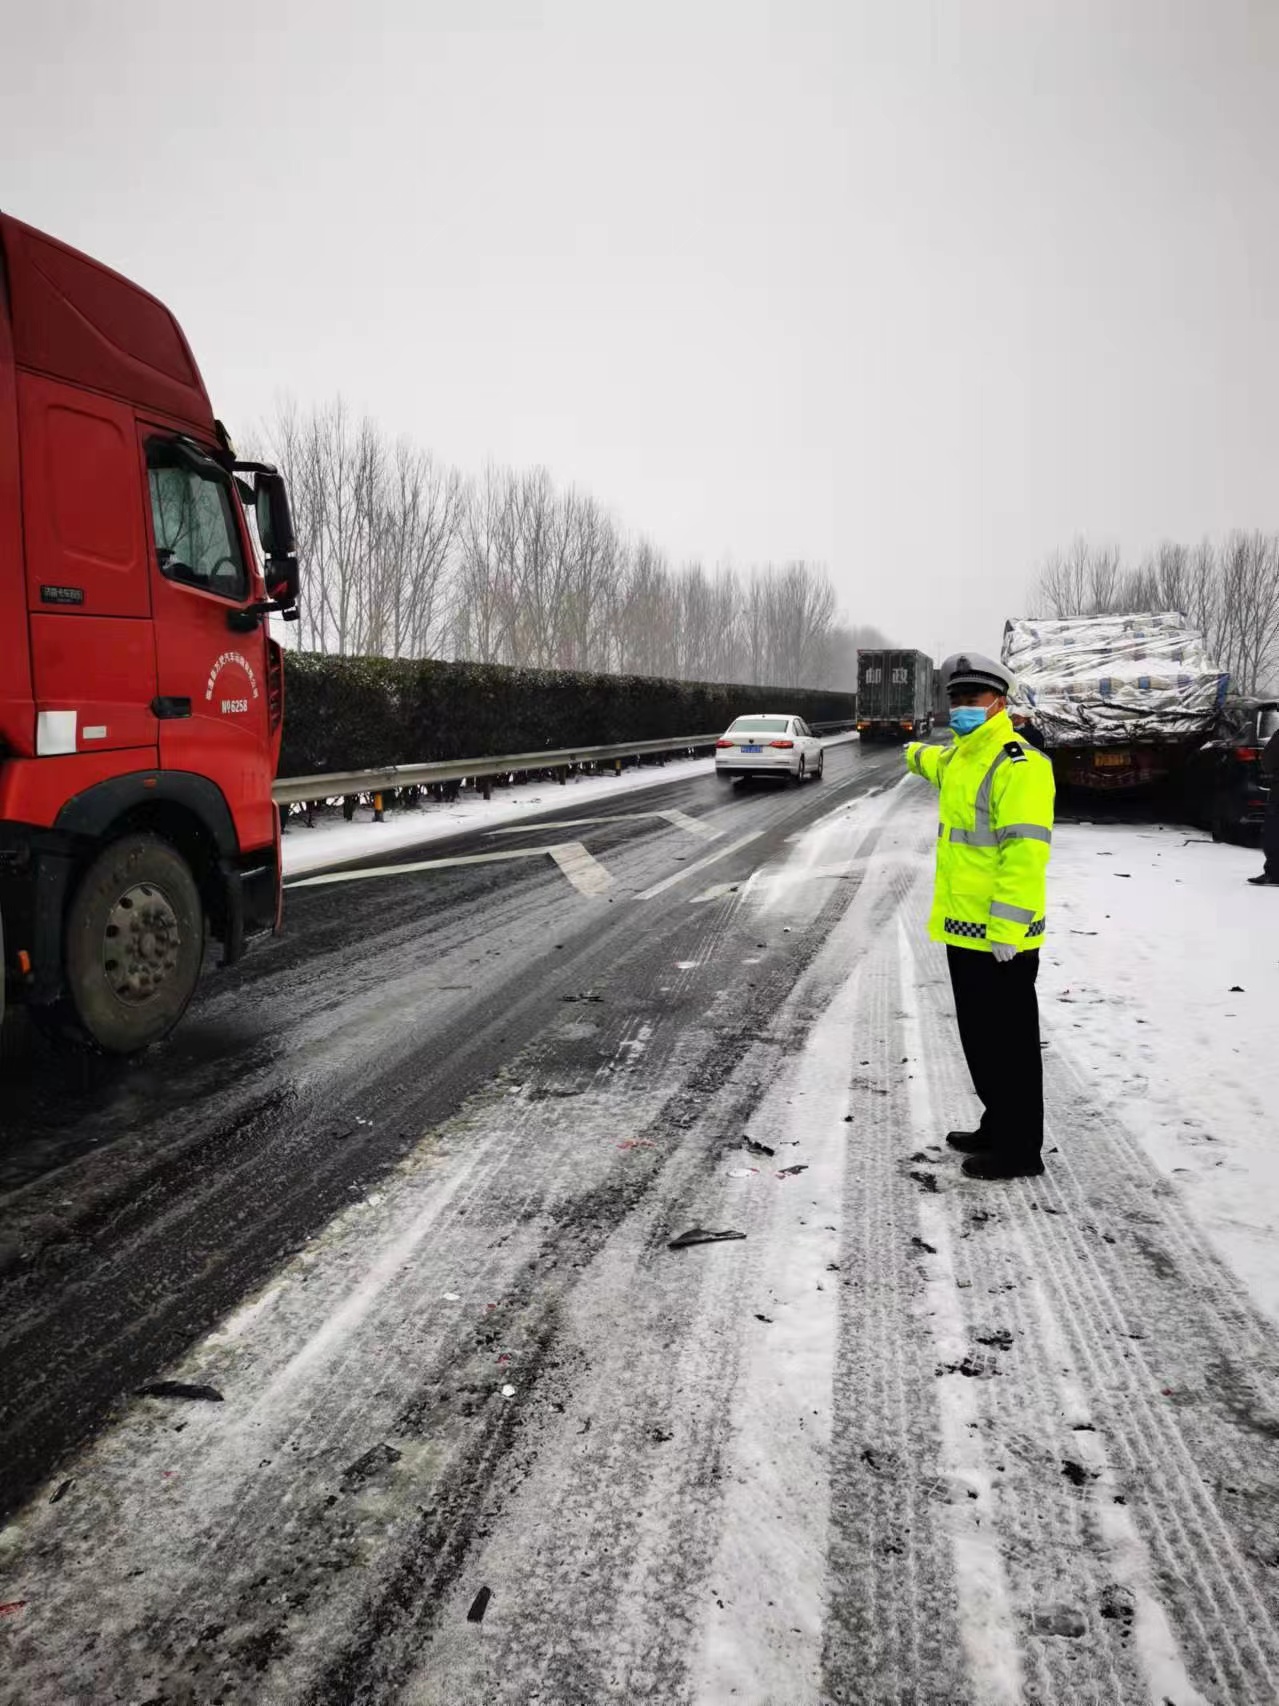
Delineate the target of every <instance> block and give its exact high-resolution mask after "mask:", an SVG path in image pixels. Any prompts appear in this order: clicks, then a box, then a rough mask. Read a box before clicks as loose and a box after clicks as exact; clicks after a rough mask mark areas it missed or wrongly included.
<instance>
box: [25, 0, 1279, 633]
mask: <svg viewBox="0 0 1279 1706" xmlns="http://www.w3.org/2000/svg"><path fill="white" fill-rule="evenodd" d="M1277 87H1279V0H1256V3H1254V4H1251V5H1249V4H1245V3H1244V0H1196V3H1180V4H1179V3H1176V0H1166V3H1163V4H1155V3H1153V0H1106V3H1104V4H1089V3H1086V0H1055V3H1052V0H1003V3H993V0H983V3H976V0H951V3H949V4H939V5H936V6H929V5H926V4H923V3H922V0H921V3H915V0H880V3H877V4H870V3H862V0H833V3H831V4H826V3H819V0H785V3H779V4H776V5H766V4H760V3H752V0H678V3H676V4H666V3H665V0H642V3H641V0H629V3H626V4H622V3H619V0H583V3H554V4H545V5H536V4H532V3H517V0H510V3H507V4H491V3H486V0H454V3H444V0H403V3H398V4H397V3H394V0H360V3H359V4H355V3H354V0H352V3H338V0H297V3H294V0H261V3H260V4H257V5H255V6H253V7H223V8H218V9H210V8H208V7H195V6H191V7H178V6H172V5H161V4H159V3H156V0H150V3H144V0H129V3H128V4H124V5H120V4H109V3H108V0H101V3H91V0H42V3H41V4H39V5H36V4H30V5H19V4H16V3H15V4H13V5H11V6H10V7H8V8H7V10H6V18H5V24H4V49H3V55H2V57H0V199H2V200H3V204H4V206H5V207H6V209H7V211H9V212H11V213H14V214H17V215H18V216H19V217H22V218H25V219H28V220H30V221H31V222H32V223H34V224H36V225H39V226H42V227H44V228H45V229H46V230H48V231H51V232H53V233H54V234H55V235H57V236H60V237H62V238H64V239H65V240H67V241H69V242H71V243H73V244H75V245H77V246H78V247H81V248H84V249H86V250H88V251H89V252H90V253H91V254H94V255H96V256H97V257H99V258H100V259H102V260H104V261H106V262H108V263H109V264H111V265H113V266H115V267H117V268H119V269H120V270H121V271H122V272H124V273H126V274H128V275H129V276H130V277H132V278H135V279H136V280H137V281H138V282H139V283H141V284H144V285H145V286H147V287H148V288H149V289H151V290H153V291H154V292H155V293H156V294H157V295H159V296H160V297H161V298H162V299H163V300H164V301H166V302H167V303H168V304H169V306H170V307H171V308H173V309H174V311H175V312H176V313H177V315H178V317H179V319H180V320H181V321H182V323H183V326H184V328H185V330H186V332H187V335H188V337H189V339H190V341H191V343H192V346H193V348H194V350H195V353H196V357H197V360H198V361H199V362H200V364H201V367H202V369H203V371H204V375H205V379H206V381H207V383H208V386H209V390H210V392H211V393H212V396H213V400H214V406H215V409H216V410H217V411H218V412H219V413H220V414H221V415H222V416H223V417H224V418H225V419H226V420H227V422H228V424H229V425H230V426H231V427H232V430H233V431H239V432H240V433H241V434H243V432H244V431H245V429H246V428H248V427H249V426H251V425H252V424H253V423H254V421H255V420H257V419H259V418H261V417H262V416H263V415H265V414H266V413H267V412H268V411H269V410H270V408H271V406H272V402H273V399H275V398H276V397H277V396H278V395H279V394H281V393H284V392H289V393H292V394H293V395H295V396H296V397H297V398H298V399H300V400H301V401H302V402H304V403H306V402H311V401H313V400H323V399H326V398H328V397H330V396H332V395H333V394H335V393H337V392H341V393H342V394H343V395H344V396H345V397H346V398H347V399H348V400H349V401H350V402H351V403H352V404H353V405H354V406H355V407H356V408H358V409H364V410H367V411H368V412H369V413H370V414H372V415H373V416H374V417H376V419H377V420H378V421H379V422H380V423H382V425H384V426H385V427H386V428H387V429H388V430H390V431H393V432H399V431H404V432H407V433H409V434H411V435H412V436H413V437H414V438H416V439H417V440H419V441H420V442H422V443H424V444H426V445H429V446H430V447H431V448H432V449H434V450H435V451H437V452H438V453H439V454H441V455H442V456H444V457H446V458H447V459H449V460H452V461H455V462H457V463H460V464H461V465H462V466H463V467H466V468H476V467H478V466H479V465H481V464H482V463H483V461H484V460H485V458H486V457H489V456H493V457H496V458H498V459H499V460H503V461H511V462H514V463H517V464H533V463H543V464H545V465H546V466H547V467H548V468H549V469H550V470H551V471H552V473H553V474H554V475H555V477H556V478H557V479H558V480H559V481H561V482H563V483H565V484H568V483H572V482H576V483H578V484H579V485H581V486H584V487H586V488H587V489H589V490H591V491H592V492H593V493H595V495H596V496H598V497H599V498H601V499H603V500H604V501H605V502H607V503H608V505H609V506H610V507H611V508H612V509H613V510H614V511H615V512H616V513H617V515H618V516H619V517H620V518H621V519H622V521H623V522H624V523H625V524H626V525H627V526H628V527H630V528H632V529H635V530H641V529H642V530H644V531H646V532H647V533H649V534H650V535H651V536H652V537H653V538H654V539H655V540H656V541H657V542H658V543H659V544H661V545H662V546H663V547H664V548H665V549H666V550H667V551H668V552H669V553H670V554H671V556H672V557H675V558H681V559H682V558H693V557H701V558H703V559H704V560H705V561H707V562H708V563H713V562H715V561H719V560H729V561H733V562H735V563H738V564H746V563H749V562H754V561H763V560H767V559H769V558H773V559H782V558H786V557H808V558H813V559H819V560H821V561H824V562H825V563H827V564H828V565H829V568H830V571H831V575H832V577H833V579H834V581H835V583H836V585H837V587H838V589H839V593H840V597H841V601H842V604H843V606H844V609H845V611H846V612H847V614H848V616H849V617H850V618H852V619H853V620H855V621H859V622H872V623H876V624H878V625H880V626H881V627H884V628H886V629H887V630H888V631H889V632H890V633H891V635H892V637H893V638H894V639H896V640H897V641H898V642H899V643H902V644H906V645H918V646H921V647H923V648H924V649H925V650H931V649H932V648H933V647H937V648H939V649H940V651H942V652H946V651H950V650H952V649H955V648H956V647H960V646H972V647H978V648H982V649H988V650H992V651H993V650H995V649H996V648H997V646H998V643H999V638H1000V632H1001V628H1002V623H1003V619H1004V617H1005V616H1006V615H1008V614H1011V613H1021V612H1022V611H1023V610H1024V609H1025V607H1026V604H1027V592H1028V587H1029V583H1030V581H1031V578H1032V575H1033V571H1034V567H1035V565H1036V564H1037V562H1038V561H1039V560H1040V559H1041V558H1042V557H1043V555H1044V554H1045V553H1046V552H1047V551H1048V550H1050V549H1051V548H1052V547H1054V546H1055V545H1059V544H1065V543H1067V542H1068V541H1069V540H1070V538H1071V537H1072V536H1073V535H1075V534H1076V533H1080V532H1083V533H1086V534H1088V535H1090V536H1092V537H1095V538H1105V539H1114V540H1117V541H1118V542H1119V543H1120V544H1121V545H1123V546H1124V547H1125V548H1126V549H1127V550H1129V551H1132V552H1137V551H1139V550H1140V549H1141V548H1142V547H1143V546H1144V545H1146V544H1147V543H1151V542H1154V541H1155V540H1157V539H1158V538H1159V537H1161V536H1180V537H1186V538H1195V537H1198V536H1199V535H1201V534H1202V533H1204V532H1216V531H1220V530H1224V529H1226V528H1228V527H1231V526H1235V525H1242V526H1262V527H1267V528H1275V527H1279V97H1277V96H1276V88H1277Z"/></svg>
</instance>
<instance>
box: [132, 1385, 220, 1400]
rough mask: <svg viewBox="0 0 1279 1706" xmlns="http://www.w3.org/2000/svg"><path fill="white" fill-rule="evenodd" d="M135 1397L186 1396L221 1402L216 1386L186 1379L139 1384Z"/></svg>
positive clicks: (193, 1398) (192, 1398)
mask: <svg viewBox="0 0 1279 1706" xmlns="http://www.w3.org/2000/svg"><path fill="white" fill-rule="evenodd" d="M134 1396H135V1397H136V1398H187V1399H190V1400H191V1401H192V1402H194V1403H203V1404H221V1403H222V1402H223V1398H222V1394H221V1393H220V1392H219V1391H218V1389H217V1387H216V1386H200V1385H198V1384H192V1383H191V1382H189V1381H186V1380H153V1381H152V1382H151V1384H150V1385H149V1386H139V1387H138V1389H137V1391H136V1393H135V1394H134Z"/></svg>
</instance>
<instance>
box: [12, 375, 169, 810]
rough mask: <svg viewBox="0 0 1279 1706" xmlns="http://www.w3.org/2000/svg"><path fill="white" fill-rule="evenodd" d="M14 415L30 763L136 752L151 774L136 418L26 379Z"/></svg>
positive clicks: (150, 676)
mask: <svg viewBox="0 0 1279 1706" xmlns="http://www.w3.org/2000/svg"><path fill="white" fill-rule="evenodd" d="M18 405H19V422H20V426H21V434H22V514H23V530H24V534H25V539H26V562H27V603H28V609H29V611H30V622H31V655H32V660H33V665H34V670H33V673H34V688H35V710H36V727H35V751H36V754H37V756H39V757H43V758H50V757H58V756H69V755H71V754H73V753H81V754H84V753H92V752H103V751H112V750H115V751H118V750H120V749H122V748H133V749H138V751H137V759H138V762H139V764H141V765H143V766H147V765H152V764H154V763H155V745H156V718H155V715H154V712H153V710H152V700H153V699H154V697H155V690H156V689H155V651H154V646H153V643H152V632H151V623H150V621H149V620H148V618H149V617H150V615H151V593H150V587H149V584H148V579H147V547H146V532H145V524H144V517H143V506H142V504H141V503H140V502H139V494H138V460H137V450H136V447H135V442H134V428H133V417H132V412H131V411H130V410H129V409H127V408H126V407H125V406H124V405H123V404H121V403H115V402H112V401H111V399H110V398H108V397H99V396H97V395H96V394H95V393H93V392H89V391H82V390H80V389H78V388H77V387H76V386H73V385H65V384H62V383H61V382H59V381H55V380H51V379H44V378H41V377H39V376H38V375H35V374H28V373H24V374H20V375H19V380H18ZM4 638H5V642H6V644H10V643H14V644H16V643H17V642H16V641H15V640H14V637H13V636H11V635H9V634H6V635H5V636H4ZM70 775H71V776H72V777H75V776H79V777H80V779H81V781H83V780H88V779H89V778H88V776H87V774H86V773H82V772H75V771H73V772H70ZM75 785H76V783H75V781H74V780H69V782H68V789H69V790H71V789H73V788H74V787H75Z"/></svg>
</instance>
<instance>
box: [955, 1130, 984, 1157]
mask: <svg viewBox="0 0 1279 1706" xmlns="http://www.w3.org/2000/svg"><path fill="white" fill-rule="evenodd" d="M946 1142H947V1145H948V1146H949V1147H950V1148H951V1149H957V1150H958V1151H959V1153H960V1154H961V1155H986V1154H988V1153H989V1151H990V1150H991V1149H992V1148H993V1147H994V1143H993V1140H992V1139H991V1138H989V1137H987V1136H986V1135H985V1133H984V1132H980V1131H948V1132H947V1133H946Z"/></svg>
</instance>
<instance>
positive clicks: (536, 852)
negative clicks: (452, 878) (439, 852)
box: [284, 841, 613, 894]
mask: <svg viewBox="0 0 1279 1706" xmlns="http://www.w3.org/2000/svg"><path fill="white" fill-rule="evenodd" d="M547 858H549V859H553V860H554V861H555V863H556V864H557V865H558V866H559V868H560V870H561V871H563V873H564V875H565V876H566V877H567V878H568V880H569V881H570V882H571V883H572V884H573V885H574V886H575V887H576V888H579V889H581V891H582V893H583V894H600V893H602V892H603V890H604V889H606V888H609V887H611V886H612V882H613V879H612V877H611V876H609V874H608V872H607V871H606V870H605V869H604V867H603V866H602V865H601V864H600V863H599V861H598V860H597V859H593V858H592V857H591V855H590V854H589V853H588V852H587V851H586V849H585V847H583V846H582V844H581V842H580V841H563V842H560V843H559V844H558V845H556V846H552V847H510V848H506V849H504V850H503V851H502V852H501V853H459V854H457V855H456V856H455V857H453V858H451V859H418V860H415V861H414V862H413V863H411V864H408V865H370V866H369V868H368V869H367V870H364V871H325V872H321V873H320V875H319V876H316V877H299V878H298V879H297V881H296V882H292V883H286V884H285V885H284V886H285V888H286V889H310V888H320V887H322V886H323V885H324V884H326V883H362V882H366V881H367V880H368V879H369V878H371V877H407V876H411V875H412V874H413V873H414V872H417V871H449V870H456V869H458V868H459V867H460V866H463V865H497V864H502V863H504V862H505V861H507V860H509V859H547ZM592 868H593V869H592Z"/></svg>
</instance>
